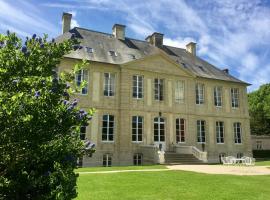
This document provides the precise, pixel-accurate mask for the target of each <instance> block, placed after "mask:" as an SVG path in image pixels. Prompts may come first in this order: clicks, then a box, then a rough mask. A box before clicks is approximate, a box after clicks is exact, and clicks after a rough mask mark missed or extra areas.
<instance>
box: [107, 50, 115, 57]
mask: <svg viewBox="0 0 270 200" xmlns="http://www.w3.org/2000/svg"><path fill="white" fill-rule="evenodd" d="M108 53H109V55H110V56H114V57H116V56H117V53H116V52H115V51H109V52H108Z"/></svg>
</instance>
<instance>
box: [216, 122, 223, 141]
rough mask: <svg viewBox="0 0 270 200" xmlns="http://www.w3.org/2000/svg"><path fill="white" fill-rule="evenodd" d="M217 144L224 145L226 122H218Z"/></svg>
mask: <svg viewBox="0 0 270 200" xmlns="http://www.w3.org/2000/svg"><path fill="white" fill-rule="evenodd" d="M216 139H217V143H219V144H220V143H224V122H216Z"/></svg>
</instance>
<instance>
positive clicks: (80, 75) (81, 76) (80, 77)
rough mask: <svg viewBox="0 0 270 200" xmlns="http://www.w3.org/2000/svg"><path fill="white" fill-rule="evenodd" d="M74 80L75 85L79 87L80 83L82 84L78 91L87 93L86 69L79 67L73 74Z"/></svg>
mask: <svg viewBox="0 0 270 200" xmlns="http://www.w3.org/2000/svg"><path fill="white" fill-rule="evenodd" d="M75 82H76V86H77V87H81V86H82V84H84V85H83V86H84V87H83V88H81V91H80V93H81V94H87V88H88V71H87V70H85V69H81V70H79V71H77V72H76V74H75Z"/></svg>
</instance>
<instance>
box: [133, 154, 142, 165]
mask: <svg viewBox="0 0 270 200" xmlns="http://www.w3.org/2000/svg"><path fill="white" fill-rule="evenodd" d="M142 158H143V156H142V154H140V153H136V154H134V156H133V164H134V165H142Z"/></svg>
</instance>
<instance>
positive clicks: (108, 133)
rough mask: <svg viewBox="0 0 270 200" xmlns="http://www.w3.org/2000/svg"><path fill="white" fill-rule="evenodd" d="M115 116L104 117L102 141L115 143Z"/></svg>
mask: <svg viewBox="0 0 270 200" xmlns="http://www.w3.org/2000/svg"><path fill="white" fill-rule="evenodd" d="M113 131H114V116H113V115H103V119H102V141H113Z"/></svg>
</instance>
